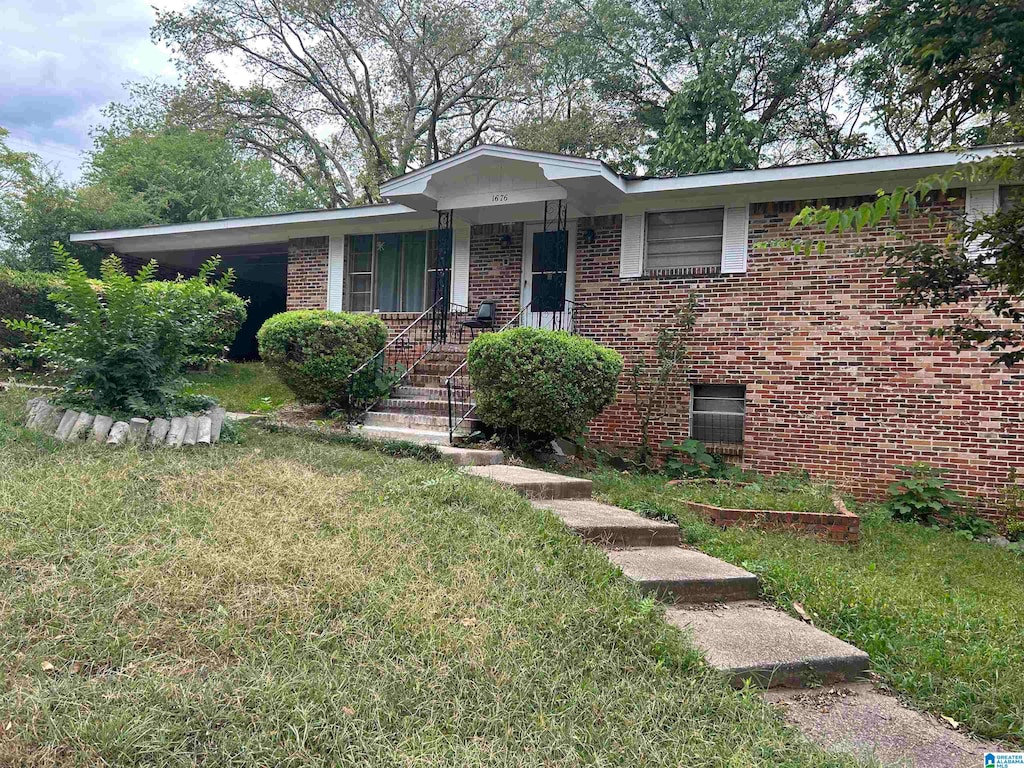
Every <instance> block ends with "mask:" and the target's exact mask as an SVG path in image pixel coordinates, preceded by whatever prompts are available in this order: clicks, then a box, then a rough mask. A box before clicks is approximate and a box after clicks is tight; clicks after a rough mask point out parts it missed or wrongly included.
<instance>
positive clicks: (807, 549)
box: [591, 471, 1024, 742]
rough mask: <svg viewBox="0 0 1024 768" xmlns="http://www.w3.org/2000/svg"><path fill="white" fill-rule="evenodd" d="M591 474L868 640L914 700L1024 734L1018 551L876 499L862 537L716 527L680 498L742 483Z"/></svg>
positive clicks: (825, 624)
mask: <svg viewBox="0 0 1024 768" xmlns="http://www.w3.org/2000/svg"><path fill="white" fill-rule="evenodd" d="M591 477H592V479H593V480H594V483H595V488H594V490H595V495H600V496H601V497H603V499H604V500H606V501H608V502H609V503H613V504H616V505H619V506H623V507H627V508H630V509H634V510H636V511H638V512H641V513H643V514H647V515H649V516H654V517H666V518H670V519H674V520H676V521H678V522H679V523H680V525H681V527H682V529H683V536H684V539H685V540H687V541H688V543H689V544H690V545H692V546H695V547H697V548H699V549H701V550H703V551H705V552H707V553H709V554H711V555H714V556H716V557H720V558H722V559H724V560H728V561H729V562H732V563H734V564H736V565H739V566H742V567H743V568H746V569H747V570H749V571H752V572H754V573H756V574H758V575H759V576H760V577H761V583H762V589H763V590H764V592H765V594H766V596H767V597H768V598H769V599H771V600H773V601H775V602H776V603H778V604H779V605H781V606H783V607H785V608H789V609H790V610H792V605H793V603H794V602H799V603H802V605H803V607H804V608H805V609H806V610H807V611H809V612H810V614H811V616H812V617H813V619H814V622H815V624H816V625H817V626H819V627H821V628H822V629H824V630H825V631H827V632H830V633H832V634H834V635H836V636H837V637H840V638H842V639H844V640H847V641H849V642H851V643H853V644H854V645H856V646H858V647H859V648H861V649H863V650H865V651H867V652H868V654H870V656H871V662H872V667H873V669H874V670H875V672H877V673H878V675H879V676H880V677H881V679H882V681H884V683H885V684H886V685H887V686H889V687H890V688H891V689H892V690H893V691H895V692H897V693H899V694H901V695H903V696H904V697H905V698H907V699H909V700H910V701H911V702H913V703H914V704H915V705H916V706H918V707H919V708H922V709H926V710H929V711H931V712H933V713H935V714H938V715H945V716H947V717H950V718H952V719H954V720H956V721H959V722H962V723H963V724H964V725H965V726H967V727H968V728H970V729H971V730H973V731H975V732H976V733H978V734H981V735H983V736H988V737H997V738H1011V739H1014V740H1016V741H1017V742H1021V741H1024V610H1022V606H1024V558H1022V557H1020V556H1019V555H1015V554H1013V553H1010V552H1006V551H1004V550H1000V549H996V548H994V547H992V546H990V545H988V544H983V543H980V542H973V541H966V540H964V539H962V538H960V537H959V536H956V535H955V534H953V533H950V532H949V531H945V530H933V529H931V528H926V527H924V526H922V525H918V524H914V523H895V522H892V521H890V520H888V519H887V518H886V517H885V516H884V515H883V514H882V513H881V511H880V510H879V509H878V507H877V506H875V505H864V504H861V505H857V504H854V505H852V506H851V508H852V509H853V511H855V512H857V513H859V514H861V515H862V525H861V544H860V546H859V547H857V548H851V547H842V546H836V545H832V544H826V543H822V542H819V541H816V540H814V539H811V538H807V537H797V536H792V535H788V534H782V533H766V532H760V531H756V530H740V529H727V530H722V529H719V528H715V527H712V526H710V525H708V524H707V523H705V522H704V521H703V520H701V519H700V518H699V517H698V516H696V515H694V514H692V513H691V512H689V511H688V510H687V509H686V507H685V505H684V503H683V502H684V500H685V499H691V500H695V501H702V502H704V503H711V504H716V505H725V506H728V505H730V504H731V505H735V506H739V507H747V506H748V505H749V504H750V502H751V501H753V499H750V498H747V497H749V496H750V495H751V494H752V492H751V491H750V490H749V489H743V488H739V489H733V488H728V487H715V486H703V487H702V486H700V485H688V486H687V485H684V486H678V487H674V488H669V487H666V485H665V478H664V477H661V476H656V475H650V476H636V475H627V474H622V473H618V472H613V471H600V472H596V473H594V474H593V475H591ZM776 494H777V495H775V496H774V497H773V498H771V504H780V503H787V502H788V503H789V504H790V505H791V508H792V506H800V505H803V506H806V507H807V508H809V509H810V508H813V507H815V506H816V504H817V502H816V499H818V498H827V494H825V493H824V492H823V491H822V490H821V489H810V490H808V491H802V492H801V491H792V492H790V495H789V498H788V499H787V498H786V496H785V494H784V493H779V492H776ZM793 494H795V495H793ZM761 501H764V499H761ZM763 508H770V507H768V505H767V504H766V506H765V507H763ZM775 508H778V507H777V506H776V507H775Z"/></svg>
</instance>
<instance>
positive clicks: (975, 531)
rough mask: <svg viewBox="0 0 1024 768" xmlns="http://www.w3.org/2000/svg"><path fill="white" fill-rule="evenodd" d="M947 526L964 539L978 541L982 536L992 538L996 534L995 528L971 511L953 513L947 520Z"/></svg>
mask: <svg viewBox="0 0 1024 768" xmlns="http://www.w3.org/2000/svg"><path fill="white" fill-rule="evenodd" d="M949 526H950V527H951V528H952V529H953V530H954V531H956V532H957V535H959V536H962V537H963V538H965V539H980V538H981V537H983V536H992V535H993V534H994V533H995V532H996V527H995V526H994V525H993V524H992V523H991V522H990V521H988V520H986V519H985V518H983V517H979V516H978V513H977V512H975V511H974V510H973V509H965V510H964V511H963V512H956V513H954V514H953V516H952V517H951V518H950V519H949Z"/></svg>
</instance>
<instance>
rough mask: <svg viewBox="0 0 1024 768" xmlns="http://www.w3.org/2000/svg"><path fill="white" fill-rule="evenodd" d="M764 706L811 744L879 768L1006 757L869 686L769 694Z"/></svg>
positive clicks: (966, 767) (947, 766)
mask: <svg viewBox="0 0 1024 768" xmlns="http://www.w3.org/2000/svg"><path fill="white" fill-rule="evenodd" d="M764 697H765V699H766V700H768V701H770V702H772V703H773V704H776V705H778V706H779V707H780V708H781V709H782V712H783V715H784V716H785V718H786V720H787V721H788V722H789V723H791V724H792V725H795V726H796V727H797V728H799V729H800V730H801V731H803V733H804V734H805V735H806V736H807V738H809V739H810V740H811V741H813V742H814V743H816V744H818V745H819V746H821V747H824V748H825V749H828V750H831V751H833V752H846V753H849V754H853V755H855V756H857V757H859V758H861V759H862V760H865V761H868V760H872V759H874V760H875V761H877V763H878V764H879V765H906V766H911V768H976V767H977V766H980V765H982V763H983V762H984V760H983V757H984V754H985V753H986V752H1000V751H1007V748H1006V747H1003V748H1002V749H1001V748H1000V746H999V745H998V744H994V743H986V742H981V741H976V740H974V739H972V738H970V737H969V736H967V735H966V734H963V733H960V732H958V731H954V730H953V729H952V728H950V727H948V726H947V725H946V724H945V723H943V722H941V721H939V720H938V719H936V718H933V717H929V716H928V715H924V714H922V713H920V712H917V711H915V710H913V709H910V708H909V707H906V706H904V705H903V704H901V703H900V702H899V700H898V699H896V697H895V696H889V695H887V694H884V693H882V692H880V691H878V690H876V689H875V687H874V686H873V685H871V683H850V684H842V685H835V686H828V687H825V688H818V689H815V690H811V691H793V690H778V689H777V690H772V691H766V692H765V694H764Z"/></svg>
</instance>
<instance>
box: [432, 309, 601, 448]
mask: <svg viewBox="0 0 1024 768" xmlns="http://www.w3.org/2000/svg"><path fill="white" fill-rule="evenodd" d="M582 308H583V307H582V305H580V304H577V303H576V302H574V301H569V300H568V299H567V300H565V301H564V302H563V309H561V310H544V311H541V312H536V311H534V310H533V307H532V302H529V303H527V304H526V305H525V306H524V307H523V308H522V309H520V310H519V312H518V313H517V314H516V316H515V317H513V318H512V319H511V320H509V321H508V322H507V323H505V324H504V325H503V326H501V328H498V329H497V332H498V333H500V332H501V331H505V330H508V329H509V328H519V327H520V326H523V325H529V326H531V327H533V328H546V329H547V330H552V331H565V332H567V333H576V319H577V313H578V311H579V310H580V309H582ZM468 365H469V360H464V361H463V362H462V364H461V365H460V366H459V367H458V368H456V369H455V370H454V371H452V372H451V373H450V374H449V375H448V378H446V379H445V380H444V388H445V390H446V392H447V394H448V440H449V442H450V441H451V440H452V439H453V438H454V437H455V430H457V429H458V428H459V426H460V425H461V424H462V423H463V422H464V421H465V420H466V419H468V418H469V417H470V415H471V414H472V413H473V411H475V410H476V403H475V402H473V387H472V383H471V382H470V380H469V368H468Z"/></svg>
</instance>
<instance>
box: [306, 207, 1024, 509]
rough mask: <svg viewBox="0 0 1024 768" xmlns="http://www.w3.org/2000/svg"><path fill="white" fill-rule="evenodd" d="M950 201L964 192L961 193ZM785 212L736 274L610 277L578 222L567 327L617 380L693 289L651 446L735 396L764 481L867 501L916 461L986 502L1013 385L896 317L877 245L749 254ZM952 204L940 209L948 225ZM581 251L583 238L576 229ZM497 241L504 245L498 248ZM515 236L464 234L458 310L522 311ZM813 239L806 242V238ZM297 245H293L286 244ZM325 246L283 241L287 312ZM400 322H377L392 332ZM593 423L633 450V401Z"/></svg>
mask: <svg viewBox="0 0 1024 768" xmlns="http://www.w3.org/2000/svg"><path fill="white" fill-rule="evenodd" d="M959 197H960V199H962V198H963V195H960V196H959ZM797 205H798V204H796V203H767V204H760V205H755V206H751V220H750V255H749V268H748V272H747V273H746V274H743V275H728V276H714V275H712V276H708V275H703V276H694V277H657V278H654V277H645V278H636V279H629V280H621V279H620V278H619V274H618V272H619V227H620V221H619V217H618V216H611V217H602V218H598V219H582V220H580V221H579V222H578V235H577V243H576V254H577V255H576V300H577V301H578V302H579V303H580V305H581V306H580V308H579V309H578V316H577V328H578V330H579V331H580V332H581V333H582V334H584V335H586V336H588V337H590V338H593V339H594V340H596V341H598V342H600V343H602V344H606V345H608V346H611V347H613V348H615V349H617V350H618V351H619V352H621V353H622V354H623V356H624V357H625V359H626V367H627V369H628V368H629V367H630V366H631V365H632V364H633V363H634V362H635V361H637V360H638V359H640V360H646V361H648V362H650V361H652V360H653V341H654V335H655V333H656V329H657V327H658V326H659V324H661V323H663V322H664V321H666V320H667V319H668V318H669V317H670V316H671V314H672V313H673V311H674V310H675V309H677V308H678V307H680V306H681V305H682V303H683V302H684V301H685V300H686V297H687V296H688V295H689V294H690V293H694V294H696V295H697V296H698V297H699V302H700V303H699V307H700V308H699V312H698V314H699V319H698V324H697V329H696V332H695V335H694V344H693V350H692V357H693V365H692V369H691V370H690V371H688V372H681V373H680V374H679V375H678V376H677V379H676V381H675V383H674V386H673V388H672V391H671V392H670V393H669V397H668V398H667V400H668V402H669V403H670V405H669V408H668V409H667V413H665V415H664V416H662V417H661V418H659V419H658V420H657V421H656V422H655V423H654V424H653V426H652V434H651V441H652V444H653V445H655V446H656V445H658V444H660V443H661V442H662V441H663V440H664V439H666V438H668V437H671V438H673V439H676V440H679V439H682V438H685V437H686V435H687V433H688V429H689V415H688V414H689V392H690V389H689V387H690V385H691V384H692V383H708V384H744V385H746V387H747V418H746V425H745V429H746V433H745V441H744V443H745V444H744V456H743V462H744V464H745V466H747V467H749V468H751V469H754V470H758V471H762V472H781V471H785V470H788V469H791V468H793V467H801V468H803V469H806V470H808V471H809V472H811V473H812V474H813V475H815V476H818V477H822V478H827V479H832V480H834V481H836V483H837V485H839V487H841V488H842V489H844V490H847V491H851V492H854V493H856V494H858V495H860V496H865V497H866V496H878V495H880V494H882V493H884V491H885V488H886V487H887V485H888V484H889V482H891V481H892V480H893V479H895V478H896V477H897V476H898V475H899V473H898V472H897V471H896V470H895V469H894V467H895V465H897V464H905V463H909V462H912V461H927V462H929V463H931V464H933V465H936V466H940V467H944V468H946V469H947V470H948V472H949V474H948V477H949V479H950V480H951V482H952V483H953V484H954V485H955V486H957V487H958V488H960V489H961V490H963V491H966V492H968V493H970V494H972V495H982V496H987V497H989V498H990V499H991V498H993V497H994V496H995V495H996V494H997V493H998V491H999V489H1000V487H1002V486H1004V485H1005V484H1006V483H1007V482H1008V478H1009V474H1010V470H1011V469H1012V467H1013V466H1014V457H1015V456H1020V454H1021V448H1022V446H1024V420H1022V419H1021V418H1020V416H1021V404H1022V403H1024V376H1022V375H1021V374H1017V378H1014V375H1013V374H1011V373H1008V372H1007V371H1006V370H1005V369H1001V368H996V367H994V366H991V365H990V364H989V363H990V360H991V357H990V356H987V355H984V354H981V353H973V352H966V353H956V352H955V351H954V350H953V349H952V347H951V346H950V344H949V343H948V342H944V341H942V340H939V339H933V338H931V337H929V335H928V328H930V327H932V326H933V325H935V324H936V323H937V322H938V321H940V320H941V315H940V313H938V312H935V311H931V310H924V309H918V308H908V307H897V306H895V305H894V299H895V298H896V295H897V292H896V286H895V283H894V281H893V280H892V279H890V278H887V277H885V275H884V268H883V265H881V264H879V263H876V262H874V261H873V260H872V259H871V258H870V257H869V256H867V255H865V254H863V253H861V252H860V250H861V249H862V248H863V247H865V246H870V245H873V244H878V243H879V242H880V236H881V235H880V233H878V232H872V233H861V234H849V235H845V236H843V237H841V238H832V239H831V241H830V246H829V247H828V248H827V249H826V251H825V253H824V254H822V255H819V254H816V253H815V254H813V255H810V256H800V257H797V256H794V255H793V253H792V251H791V250H790V249H786V248H773V249H767V250H759V249H756V248H754V243H756V242H758V241H763V240H771V239H773V238H784V237H791V236H792V235H793V233H792V232H791V231H790V230H789V227H788V222H789V220H790V218H791V217H792V214H793V212H794V211H795V210H796V209H797ZM961 210H962V204H961V203H959V202H952V203H943V204H939V205H937V207H936V209H935V211H936V212H937V213H939V214H940V215H948V214H951V213H952V214H959V212H960V211H961ZM588 229H593V230H594V242H593V243H592V244H588V243H586V242H585V240H586V236H587V230H588ZM903 229H904V231H905V232H906V233H907V234H909V235H911V236H913V237H918V238H941V237H942V236H943V235H944V232H943V231H942V230H933V229H929V227H928V221H927V217H926V216H924V215H923V216H920V217H918V218H917V219H915V220H913V221H909V222H905V223H904V225H903ZM504 232H508V233H509V234H510V235H511V241H510V242H509V243H508V244H502V242H501V236H502V234H503V233H504ZM522 232H523V228H522V225H521V224H515V225H507V226H500V225H499V226H487V227H474V228H473V232H472V237H471V256H470V287H469V295H470V306H471V308H472V309H474V310H475V307H476V306H477V305H478V304H479V303H480V301H483V300H485V299H494V300H497V301H498V303H499V312H500V315H499V321H501V322H504V321H505V320H507V319H508V318H510V317H512V316H513V315H514V314H515V312H517V311H518V307H519V286H520V280H521V260H522ZM806 234H808V235H809V236H811V237H813V236H814V233H813V232H809V233H806ZM299 243H301V244H302V245H301V247H299ZM326 248H327V243H326V239H323V240H320V239H310V240H306V241H293V244H292V248H290V249H289V250H290V253H289V269H288V307H289V309H292V308H296V307H300V306H310V307H323V306H324V303H325V301H326V294H327V251H326ZM409 319H411V318H405V317H398V316H395V317H387V318H385V321H386V322H387V323H388V325H389V327H391V328H392V332H393V333H394V332H395V331H397V330H398V329H399V326H401V327H404V326H405V325H407V324H408V321H409ZM625 383H626V382H625V379H624V380H623V384H622V386H621V387H620V396H619V399H618V401H617V402H616V403H615V404H614V405H613V406H611V407H610V408H609V409H608V410H606V411H605V413H604V414H602V416H601V417H600V418H598V419H597V420H596V421H595V423H594V424H593V425H592V426H591V435H590V437H591V440H592V441H594V442H604V443H609V444H618V445H627V446H628V445H635V444H636V442H637V441H638V439H639V421H638V418H637V412H636V409H635V408H634V407H633V404H632V397H631V395H629V393H628V391H627V390H626V388H625Z"/></svg>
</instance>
